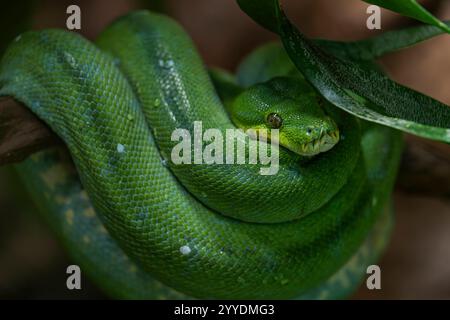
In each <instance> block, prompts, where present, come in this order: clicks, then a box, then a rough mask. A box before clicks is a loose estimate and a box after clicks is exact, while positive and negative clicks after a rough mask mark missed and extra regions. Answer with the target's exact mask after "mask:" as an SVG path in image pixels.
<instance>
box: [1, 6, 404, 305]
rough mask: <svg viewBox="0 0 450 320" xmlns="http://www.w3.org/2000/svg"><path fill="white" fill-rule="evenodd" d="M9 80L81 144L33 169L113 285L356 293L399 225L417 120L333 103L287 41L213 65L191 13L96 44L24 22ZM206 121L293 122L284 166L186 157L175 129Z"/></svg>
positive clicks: (118, 28) (113, 31) (75, 238)
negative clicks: (406, 134)
mask: <svg viewBox="0 0 450 320" xmlns="http://www.w3.org/2000/svg"><path fill="white" fill-rule="evenodd" d="M212 80H214V81H212ZM0 95H2V96H11V97H14V98H15V99H16V100H18V101H20V102H22V103H23V104H25V105H26V106H28V107H29V108H30V109H31V110H32V111H33V112H34V113H35V114H36V115H37V116H38V117H39V118H41V119H43V120H44V121H45V122H46V123H47V124H48V125H49V126H50V127H51V128H52V130H53V131H54V132H55V133H56V134H58V135H59V136H60V137H61V138H62V139H63V141H64V142H65V144H66V145H67V148H68V151H69V152H67V151H66V150H65V149H64V150H60V149H57V150H48V151H44V152H40V153H37V154H34V155H32V156H31V157H30V158H29V159H27V160H26V161H25V162H23V163H22V164H20V165H19V166H18V169H19V172H20V174H21V176H22V178H23V180H24V182H25V184H26V186H27V188H28V189H29V190H30V192H31V195H32V197H33V198H34V200H35V201H36V203H37V204H38V206H39V207H40V209H41V210H42V212H44V213H45V217H46V219H47V220H48V222H49V223H50V224H51V225H52V227H53V228H54V229H55V230H56V232H57V234H58V235H59V237H60V238H61V240H62V241H63V243H64V245H65V246H66V248H67V249H68V251H69V252H70V254H71V256H72V258H73V259H74V260H75V261H76V262H77V263H79V264H80V265H81V267H82V270H83V271H85V272H86V273H88V274H89V275H90V277H91V278H92V279H93V280H94V281H95V282H96V283H97V284H98V285H99V286H100V287H101V288H103V289H104V290H105V291H106V292H107V293H109V294H110V295H111V296H113V297H119V298H147V299H160V298H161V299H162V298H187V297H193V298H213V299H216V298H219V299H241V298H246V299H261V298H273V299H281V298H293V299H296V298H300V299H301V298H322V299H325V298H341V297H345V296H347V295H349V294H350V293H351V292H352V291H353V290H354V289H355V287H356V286H357V285H358V284H359V283H360V282H361V279H362V277H363V275H364V274H365V271H366V268H367V266H368V265H370V264H371V263H373V262H374V261H376V258H377V256H378V255H379V254H380V252H381V251H382V249H383V247H384V245H385V243H386V240H387V238H388V235H389V230H390V226H391V222H392V216H391V210H390V194H391V192H392V188H393V184H394V181H395V176H396V171H397V167H398V163H399V158H400V153H401V145H402V139H401V134H400V133H398V132H397V131H394V130H392V129H389V128H387V127H383V126H379V125H375V124H370V123H368V122H364V121H361V120H358V119H356V118H355V117H353V116H351V115H349V114H347V113H344V112H343V111H340V110H339V109H337V108H335V107H334V106H332V105H329V104H328V103H326V102H325V100H324V99H323V98H321V97H320V96H319V95H318V94H317V93H316V92H315V91H314V89H313V88H312V87H310V85H309V84H308V83H307V82H306V81H305V80H304V79H303V78H302V76H301V74H300V73H299V72H298V71H295V69H294V68H293V65H292V64H291V63H290V61H289V58H288V57H287V55H286V54H285V53H284V51H283V49H282V48H281V46H279V45H276V44H272V45H268V46H265V47H263V48H261V49H258V50H256V51H255V52H254V53H252V54H251V55H250V56H249V57H248V58H247V59H245V60H244V62H243V63H242V64H241V67H240V68H239V70H238V74H237V76H236V77H233V76H231V75H229V74H226V73H224V72H221V71H213V72H211V73H208V71H207V70H206V68H205V67H204V65H203V63H202V61H201V58H200V57H199V54H198V53H197V51H196V49H195V48H194V46H193V44H192V42H191V40H190V39H189V37H188V36H187V35H186V33H185V32H184V30H183V29H182V28H181V27H180V26H179V25H178V24H177V23H176V22H174V21H173V20H171V19H170V18H168V17H165V16H163V15H158V14H153V13H149V12H145V11H139V12H134V13H131V14H128V15H126V16H125V17H122V18H120V19H118V20H117V21H115V22H114V23H112V25H111V26H109V27H108V28H107V29H106V30H105V31H104V32H103V33H102V34H101V35H100V36H99V37H98V39H97V41H96V43H95V44H93V43H91V42H89V41H88V40H86V39H84V38H83V37H81V36H79V35H77V34H75V33H70V32H66V31H62V30H43V31H33V32H27V33H24V34H22V35H21V36H19V37H18V38H16V39H15V41H13V43H12V44H11V45H10V47H9V48H8V50H7V51H6V53H5V55H4V57H3V59H2V62H1V65H0ZM194 121H202V123H203V128H217V129H219V130H220V131H222V132H224V131H225V130H226V129H233V128H236V126H238V127H240V128H242V129H247V128H253V129H255V130H256V131H260V132H262V130H260V129H263V128H266V129H268V130H269V131H268V132H270V130H271V129H274V128H277V129H279V143H280V145H281V148H280V150H279V154H278V156H279V170H278V172H277V173H276V174H274V175H261V174H260V169H261V167H262V165H261V164H256V165H255V164H240V165H227V164H201V165H199V164H178V165H175V164H174V163H173V162H172V161H171V158H170V155H171V150H172V149H173V148H174V146H175V145H176V144H177V143H178V141H173V139H171V134H172V132H173V131H174V130H175V129H177V128H186V129H188V130H192V129H193V123H194ZM202 144H203V145H201V146H200V147H205V145H206V144H207V143H206V142H202ZM246 152H247V153H248V152H250V150H246Z"/></svg>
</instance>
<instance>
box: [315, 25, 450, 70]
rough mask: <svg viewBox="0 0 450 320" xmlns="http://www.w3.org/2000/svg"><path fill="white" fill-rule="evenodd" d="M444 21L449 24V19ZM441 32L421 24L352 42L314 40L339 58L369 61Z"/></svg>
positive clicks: (441, 32)
mask: <svg viewBox="0 0 450 320" xmlns="http://www.w3.org/2000/svg"><path fill="white" fill-rule="evenodd" d="M445 23H446V25H448V26H450V22H449V21H446V22H445ZM443 33H445V32H444V31H443V30H442V29H440V28H438V27H435V26H429V25H421V26H417V27H410V28H405V29H401V30H393V31H387V32H384V33H382V34H381V35H378V36H375V37H373V38H369V39H364V40H359V41H353V42H340V41H330V40H316V41H315V42H316V43H317V44H319V45H320V46H322V48H323V49H325V50H326V51H327V52H329V53H331V54H333V55H335V56H337V57H339V58H342V59H348V60H358V61H370V60H374V59H377V58H379V57H381V56H383V55H385V54H386V53H389V52H393V51H398V50H401V49H404V48H407V47H410V46H413V45H415V44H418V43H420V42H423V41H425V40H428V39H431V38H433V37H435V36H438V35H441V34H443Z"/></svg>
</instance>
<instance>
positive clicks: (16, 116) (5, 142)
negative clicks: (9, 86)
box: [0, 98, 62, 166]
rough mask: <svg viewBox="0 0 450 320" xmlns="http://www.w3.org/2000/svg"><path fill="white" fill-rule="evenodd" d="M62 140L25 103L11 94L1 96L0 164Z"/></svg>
mask: <svg viewBox="0 0 450 320" xmlns="http://www.w3.org/2000/svg"><path fill="white" fill-rule="evenodd" d="M61 143H62V142H61V140H60V139H59V138H58V137H57V136H56V134H54V133H53V132H52V131H51V129H50V128H49V127H48V126H47V125H46V124H45V123H44V122H42V121H41V120H39V119H38V118H37V117H36V116H35V115H34V114H33V113H32V112H31V111H30V110H28V109H27V108H26V107H25V106H24V105H22V104H21V103H18V102H17V101H15V100H14V99H12V98H1V99H0V166H2V165H5V164H10V163H15V162H20V161H22V160H24V159H25V158H26V157H28V156H29V155H30V154H32V153H35V152H37V151H40V150H43V149H45V148H48V147H51V146H55V145H58V144H61Z"/></svg>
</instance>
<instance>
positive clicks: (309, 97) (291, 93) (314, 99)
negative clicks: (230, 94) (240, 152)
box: [229, 77, 339, 156]
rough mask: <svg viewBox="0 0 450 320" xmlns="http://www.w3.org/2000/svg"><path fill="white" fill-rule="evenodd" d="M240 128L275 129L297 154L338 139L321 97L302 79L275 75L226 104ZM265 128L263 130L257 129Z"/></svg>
mask: <svg viewBox="0 0 450 320" xmlns="http://www.w3.org/2000/svg"><path fill="white" fill-rule="evenodd" d="M229 111H230V112H229V113H230V116H231V118H232V120H233V122H234V123H235V124H236V125H237V126H238V127H240V128H242V129H244V130H248V129H253V130H255V131H258V132H259V134H260V135H261V134H263V135H264V133H267V136H266V138H267V139H268V140H270V132H271V130H272V129H278V130H279V144H280V145H281V146H282V147H284V148H287V149H289V150H291V151H293V152H295V153H297V154H299V155H302V156H314V155H317V154H319V153H321V152H326V151H328V150H330V149H331V148H333V146H335V145H336V144H337V143H338V142H339V128H338V126H337V124H336V123H335V121H334V120H333V119H332V118H331V117H330V116H328V115H327V113H326V111H325V108H324V101H323V98H322V97H320V96H319V95H318V94H317V93H315V92H314V91H313V90H312V89H311V87H310V86H309V85H308V84H307V83H306V82H304V80H302V79H298V78H291V77H277V78H274V79H272V80H269V81H268V82H265V83H262V84H257V85H255V86H252V87H250V88H248V89H246V90H244V91H243V92H242V93H241V94H240V95H239V96H238V97H237V98H236V99H235V101H234V103H233V104H232V105H231V107H230V110H229ZM261 129H265V130H261Z"/></svg>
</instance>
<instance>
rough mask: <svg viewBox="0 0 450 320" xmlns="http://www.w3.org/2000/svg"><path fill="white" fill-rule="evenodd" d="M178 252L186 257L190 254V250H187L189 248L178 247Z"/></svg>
mask: <svg viewBox="0 0 450 320" xmlns="http://www.w3.org/2000/svg"><path fill="white" fill-rule="evenodd" d="M180 252H181V254H182V255H184V256H187V255H188V254H189V253H191V248H189V246H182V247H180Z"/></svg>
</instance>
